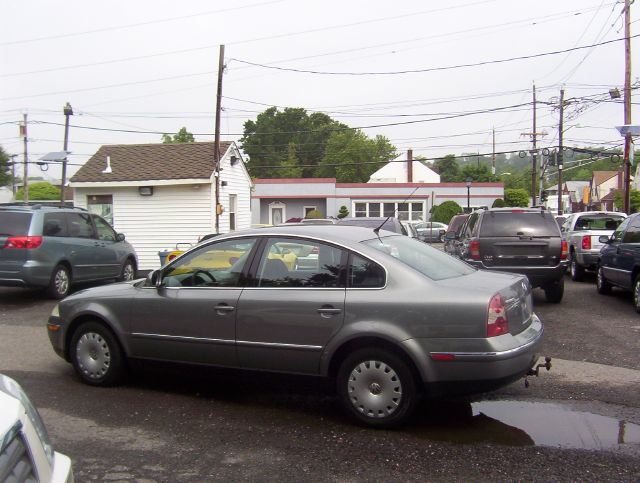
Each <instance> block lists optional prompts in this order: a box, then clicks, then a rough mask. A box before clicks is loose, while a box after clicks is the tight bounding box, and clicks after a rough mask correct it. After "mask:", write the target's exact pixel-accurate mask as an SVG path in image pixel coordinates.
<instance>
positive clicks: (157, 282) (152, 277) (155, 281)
mask: <svg viewBox="0 0 640 483" xmlns="http://www.w3.org/2000/svg"><path fill="white" fill-rule="evenodd" d="M147 284H148V285H151V286H152V287H156V288H159V287H161V286H162V270H160V269H157V270H152V271H151V272H150V273H149V275H147Z"/></svg>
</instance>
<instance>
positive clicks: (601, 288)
mask: <svg viewBox="0 0 640 483" xmlns="http://www.w3.org/2000/svg"><path fill="white" fill-rule="evenodd" d="M596 289H597V290H598V293H600V294H602V295H608V294H610V293H611V284H610V283H609V282H607V279H606V278H604V272H603V271H602V267H600V266H599V267H598V273H597V275H596Z"/></svg>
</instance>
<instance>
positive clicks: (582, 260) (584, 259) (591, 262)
mask: <svg viewBox="0 0 640 483" xmlns="http://www.w3.org/2000/svg"><path fill="white" fill-rule="evenodd" d="M599 256H600V251H597V252H590V253H579V252H576V261H577V262H578V264H579V265H582V266H583V267H585V268H593V269H594V268H596V266H597V265H598V257H599Z"/></svg>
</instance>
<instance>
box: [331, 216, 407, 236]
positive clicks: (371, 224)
mask: <svg viewBox="0 0 640 483" xmlns="http://www.w3.org/2000/svg"><path fill="white" fill-rule="evenodd" d="M383 221H384V220H358V219H357V218H355V219H351V220H347V221H341V222H340V224H341V225H350V226H364V227H365V228H378V227H379V226H380V225H382V228H381V230H388V231H393V232H396V233H399V232H400V230H399V229H398V228H397V227H396V225H395V223H394V222H393V221H392V220H387V221H385V222H384V225H383V224H382V222H383ZM403 233H404V234H406V230H404V232H403Z"/></svg>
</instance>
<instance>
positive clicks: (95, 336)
mask: <svg viewBox="0 0 640 483" xmlns="http://www.w3.org/2000/svg"><path fill="white" fill-rule="evenodd" d="M69 351H70V356H71V362H72V363H73V367H74V368H75V370H76V373H77V374H78V376H80V378H81V379H82V381H83V382H85V383H86V384H89V385H91V386H114V385H116V384H118V383H119V382H120V381H122V379H123V377H124V372H125V360H124V353H123V351H122V349H121V348H120V344H119V343H118V341H117V340H116V337H115V336H114V335H113V333H112V332H111V330H109V329H108V328H107V327H105V326H104V325H102V324H101V323H99V322H85V323H83V324H81V325H80V326H79V327H78V328H77V329H76V331H75V332H74V333H73V337H72V338H71V346H70V347H69Z"/></svg>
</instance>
